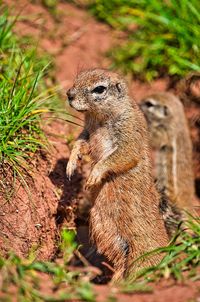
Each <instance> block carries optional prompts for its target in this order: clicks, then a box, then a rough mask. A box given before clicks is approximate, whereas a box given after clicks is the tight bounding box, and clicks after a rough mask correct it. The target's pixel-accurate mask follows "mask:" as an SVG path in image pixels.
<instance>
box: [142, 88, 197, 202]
mask: <svg viewBox="0 0 200 302" xmlns="http://www.w3.org/2000/svg"><path fill="white" fill-rule="evenodd" d="M140 106H141V109H142V110H143V112H144V114H145V116H146V119H147V121H148V125H149V130H150V138H151V145H152V147H153V149H154V150H155V158H156V159H155V162H156V163H155V165H156V178H157V181H158V186H159V188H160V190H162V191H164V193H165V194H166V196H167V197H168V199H169V200H170V201H172V202H173V203H175V204H176V205H177V206H178V207H180V208H184V207H186V208H191V207H192V205H193V201H194V175H193V169H192V143H191V138H190V133H189V129H188V124H187V120H186V117H185V114H184V109H183V105H182V104H181V102H180V100H179V99H178V98H177V97H175V96H174V95H173V94H170V93H157V94H153V95H150V96H148V97H146V98H145V99H143V100H142V101H141V105H140Z"/></svg>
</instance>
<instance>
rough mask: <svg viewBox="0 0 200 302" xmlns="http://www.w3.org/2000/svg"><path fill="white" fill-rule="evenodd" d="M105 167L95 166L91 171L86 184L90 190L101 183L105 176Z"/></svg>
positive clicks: (86, 187)
mask: <svg viewBox="0 0 200 302" xmlns="http://www.w3.org/2000/svg"><path fill="white" fill-rule="evenodd" d="M102 170H103V169H102V168H101V167H99V166H94V168H93V170H92V171H91V173H90V175H89V177H88V180H87V182H86V185H85V189H86V190H89V189H91V188H92V187H93V186H97V185H100V184H101V182H102V180H103V178H104V177H105V173H103V171H102Z"/></svg>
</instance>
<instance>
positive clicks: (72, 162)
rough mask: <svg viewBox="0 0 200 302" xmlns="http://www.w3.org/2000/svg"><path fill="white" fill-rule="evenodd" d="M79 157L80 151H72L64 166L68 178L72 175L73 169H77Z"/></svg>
mask: <svg viewBox="0 0 200 302" xmlns="http://www.w3.org/2000/svg"><path fill="white" fill-rule="evenodd" d="M80 159H81V154H80V153H74V154H73V153H72V154H71V156H70V158H69V161H68V163H67V167H66V174H67V177H68V179H69V180H70V179H71V177H72V176H73V174H74V172H75V170H76V169H77V163H78V161H79V160H80Z"/></svg>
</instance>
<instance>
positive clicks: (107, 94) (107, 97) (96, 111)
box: [67, 69, 168, 280]
mask: <svg viewBox="0 0 200 302" xmlns="http://www.w3.org/2000/svg"><path fill="white" fill-rule="evenodd" d="M97 86H98V87H99V86H103V87H105V88H106V90H105V91H104V92H103V93H100V94H99V93H94V92H93V91H94V88H95V87H97ZM68 98H69V101H70V105H71V106H72V107H73V108H75V109H76V110H79V111H84V112H85V128H84V131H83V133H82V134H81V135H80V137H79V138H78V140H77V141H76V143H75V146H74V148H73V150H72V153H71V156H70V159H69V163H68V165H67V175H68V177H71V175H72V174H73V172H74V170H75V168H76V165H77V159H78V158H79V157H80V154H81V153H82V146H83V145H85V144H87V145H88V150H89V154H90V157H91V161H92V170H91V173H90V176H89V178H88V180H87V183H86V188H88V189H91V190H92V192H93V197H94V205H93V207H92V209H91V213H90V228H91V236H92V239H93V240H94V242H95V243H96V245H97V248H98V251H99V252H100V253H103V254H104V255H105V256H107V258H108V259H109V260H110V261H111V262H112V263H113V265H114V269H115V274H114V280H120V279H122V278H123V277H125V276H127V275H128V274H130V273H133V272H136V271H137V270H138V269H140V268H142V267H146V266H149V265H152V264H156V263H158V261H159V260H160V259H161V256H160V255H154V256H151V257H150V258H147V259H145V260H141V261H140V262H139V263H137V264H135V265H132V263H133V261H134V260H135V259H136V258H137V257H139V256H141V255H142V254H143V253H145V252H148V251H151V250H152V249H155V248H158V247H160V246H165V245H167V243H168V236H167V234H166V230H165V227H164V223H163V219H162V216H161V214H160V212H159V199H160V196H159V194H158V192H157V191H156V188H155V185H154V182H153V178H152V167H151V162H150V157H149V146H148V134H147V129H146V123H145V119H144V117H143V114H142V113H141V111H140V110H139V108H138V106H137V105H136V103H135V102H134V101H132V100H131V99H130V97H129V95H128V91H127V86H126V83H125V82H124V81H123V79H121V78H120V77H119V76H118V75H117V74H115V73H111V72H108V71H106V70H102V69H95V70H88V71H85V72H82V73H81V74H79V75H78V77H77V78H76V80H75V82H74V85H73V87H72V88H71V89H70V90H69V91H68Z"/></svg>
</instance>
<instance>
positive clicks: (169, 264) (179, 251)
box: [125, 214, 200, 284]
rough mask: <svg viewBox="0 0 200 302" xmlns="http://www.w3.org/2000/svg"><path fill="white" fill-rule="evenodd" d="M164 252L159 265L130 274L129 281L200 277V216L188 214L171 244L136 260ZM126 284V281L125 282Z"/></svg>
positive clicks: (182, 279)
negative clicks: (134, 274) (135, 274)
mask: <svg viewBox="0 0 200 302" xmlns="http://www.w3.org/2000/svg"><path fill="white" fill-rule="evenodd" d="M156 253H161V254H163V259H162V261H161V262H160V263H159V264H158V265H157V266H152V267H149V268H147V269H144V270H141V271H140V272H139V273H138V274H137V276H134V277H133V276H130V278H129V280H127V282H128V284H129V282H130V281H131V282H132V281H133V280H135V281H136V284H137V282H139V283H138V284H140V282H141V281H142V284H143V283H144V281H146V282H149V281H151V282H152V281H158V280H160V279H161V278H165V279H168V278H170V277H171V278H174V279H175V280H178V281H181V282H182V281H184V280H187V279H191V280H193V281H194V280H199V279H200V271H199V269H200V218H199V217H198V216H197V217H194V216H192V215H190V214H187V219H186V220H185V221H184V223H182V224H181V225H180V227H179V229H178V230H177V233H176V234H175V236H174V238H173V239H172V240H171V242H170V243H169V245H168V246H167V247H164V248H159V249H157V250H154V251H152V252H150V253H147V254H145V255H143V256H142V257H140V258H138V259H136V260H135V262H136V263H137V261H138V260H141V258H145V257H150V256H151V255H152V254H156ZM125 284H126V282H125Z"/></svg>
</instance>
